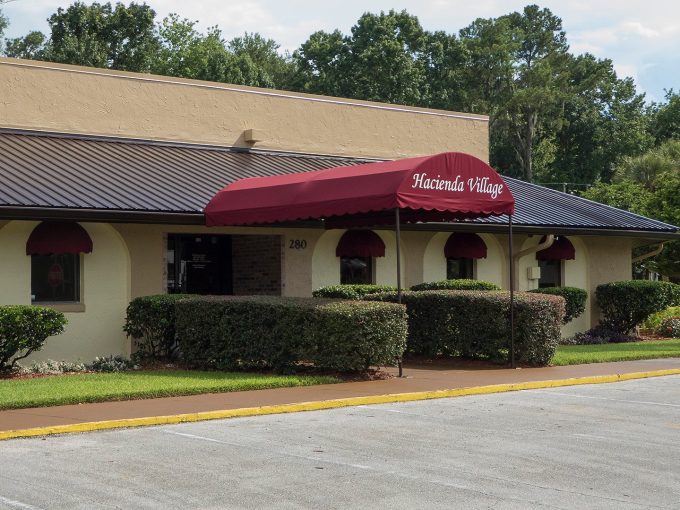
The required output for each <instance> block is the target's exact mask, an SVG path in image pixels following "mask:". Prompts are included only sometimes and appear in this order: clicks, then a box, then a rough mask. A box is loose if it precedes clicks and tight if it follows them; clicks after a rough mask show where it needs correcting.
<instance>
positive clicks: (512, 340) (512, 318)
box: [508, 214, 517, 368]
mask: <svg viewBox="0 0 680 510" xmlns="http://www.w3.org/2000/svg"><path fill="white" fill-rule="evenodd" d="M513 251H514V250H513V247H512V214H509V215H508V260H509V265H510V367H511V368H516V367H517V365H516V364H515V264H514V261H515V257H514V256H513Z"/></svg>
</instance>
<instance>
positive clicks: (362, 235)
mask: <svg viewBox="0 0 680 510" xmlns="http://www.w3.org/2000/svg"><path fill="white" fill-rule="evenodd" d="M335 256H336V257H384V256H385V243H383V240H382V239H380V236H379V235H378V234H376V233H375V232H373V231H372V230H348V231H347V232H345V233H344V234H342V237H341V238H340V241H338V246H337V248H335Z"/></svg>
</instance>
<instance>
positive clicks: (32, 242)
mask: <svg viewBox="0 0 680 510" xmlns="http://www.w3.org/2000/svg"><path fill="white" fill-rule="evenodd" d="M90 252H92V239H90V236H89V234H88V233H87V231H86V230H85V229H84V228H83V227H81V226H80V225H79V224H78V223H74V222H69V221H43V222H42V223H41V224H40V225H38V226H37V227H35V228H34V229H33V232H31V235H30V236H29V238H28V241H27V242H26V255H53V254H63V253H90Z"/></svg>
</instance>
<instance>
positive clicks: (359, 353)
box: [176, 296, 407, 371]
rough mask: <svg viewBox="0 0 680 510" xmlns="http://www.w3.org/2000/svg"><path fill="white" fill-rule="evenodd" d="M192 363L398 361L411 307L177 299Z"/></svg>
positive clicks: (350, 366) (362, 365)
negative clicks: (406, 308) (407, 311)
mask: <svg viewBox="0 0 680 510" xmlns="http://www.w3.org/2000/svg"><path fill="white" fill-rule="evenodd" d="M176 314H177V339H178V343H179V349H180V351H181V353H182V356H183V357H184V359H185V360H187V361H188V362H190V363H192V364H196V365H200V366H212V367H216V368H222V369H225V368H228V369H235V368H274V369H276V370H291V369H294V368H295V366H296V364H298V363H299V362H306V363H312V364H313V365H315V366H316V367H318V368H322V369H332V370H340V371H354V370H365V369H367V368H368V367H370V366H381V365H389V364H393V363H395V362H396V361H397V360H398V359H399V358H400V357H401V355H402V354H403V352H404V349H405V346H406V327H407V326H406V325H407V322H406V310H405V307H404V306H400V305H396V304H391V303H389V304H388V303H366V302H351V301H334V300H324V299H314V298H312V299H305V298H280V297H267V296H247V297H246V296H244V297H222V298H215V297H204V298H192V299H186V300H182V301H179V302H177V304H176Z"/></svg>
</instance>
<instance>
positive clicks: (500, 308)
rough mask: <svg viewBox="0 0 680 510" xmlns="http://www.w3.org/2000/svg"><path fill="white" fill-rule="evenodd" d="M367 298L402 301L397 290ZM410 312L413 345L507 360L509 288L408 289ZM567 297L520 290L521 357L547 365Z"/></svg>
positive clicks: (423, 350) (428, 351)
mask: <svg viewBox="0 0 680 510" xmlns="http://www.w3.org/2000/svg"><path fill="white" fill-rule="evenodd" d="M365 299H367V300H377V301H396V299H397V295H396V294H395V293H383V294H372V295H368V296H366V297H365ZM402 302H403V303H404V304H405V305H406V308H407V311H408V331H409V336H408V344H407V350H408V351H409V352H411V353H413V354H421V355H425V356H430V357H432V356H437V355H446V356H462V357H466V358H485V359H491V360H505V359H507V356H508V348H509V343H510V321H509V316H510V295H509V293H508V292H483V291H447V290H439V291H425V292H413V291H409V292H404V294H403V297H402ZM564 306H565V305H564V299H563V298H561V297H559V296H548V295H539V294H527V293H516V294H515V359H516V360H517V361H518V362H520V363H525V364H529V365H547V364H548V363H549V362H550V360H551V359H552V357H553V355H554V353H555V349H556V347H557V344H558V341H559V340H560V325H561V323H562V319H563V317H564Z"/></svg>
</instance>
